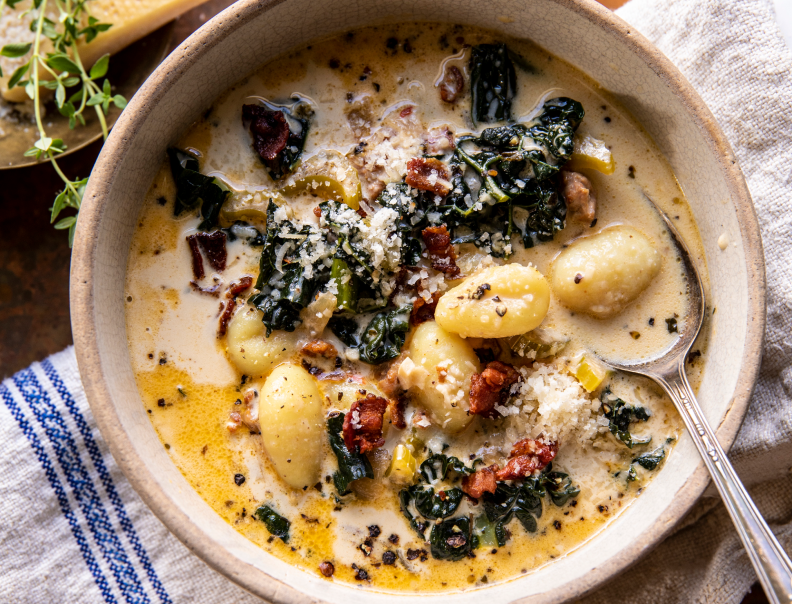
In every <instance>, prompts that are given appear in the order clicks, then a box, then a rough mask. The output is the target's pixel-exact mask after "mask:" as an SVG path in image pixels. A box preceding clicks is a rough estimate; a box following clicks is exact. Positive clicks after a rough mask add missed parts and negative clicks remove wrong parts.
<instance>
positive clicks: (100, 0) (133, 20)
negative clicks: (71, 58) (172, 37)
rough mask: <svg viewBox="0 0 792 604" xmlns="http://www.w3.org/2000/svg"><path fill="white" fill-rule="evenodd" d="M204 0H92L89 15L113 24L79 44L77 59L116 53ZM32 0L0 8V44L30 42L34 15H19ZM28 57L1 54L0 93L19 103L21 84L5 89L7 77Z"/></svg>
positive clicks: (54, 16)
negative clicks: (0, 12)
mask: <svg viewBox="0 0 792 604" xmlns="http://www.w3.org/2000/svg"><path fill="white" fill-rule="evenodd" d="M204 1H205V0H91V2H88V3H87V6H88V10H90V11H91V15H92V16H94V17H96V18H97V19H99V21H100V22H101V23H112V24H113V27H111V28H110V29H109V30H108V31H106V32H102V33H100V34H99V35H98V36H96V38H94V39H93V40H92V41H91V43H90V44H85V43H84V42H83V43H81V44H80V46H79V52H80V58H81V59H82V61H83V64H84V65H85V66H86V68H90V66H91V65H93V64H94V62H95V61H96V60H97V59H98V58H99V57H101V56H103V55H105V54H111V55H112V54H114V53H117V52H118V51H119V50H121V49H123V48H125V47H126V46H128V45H130V44H131V43H132V42H135V41H136V40H139V39H140V38H142V37H144V36H147V35H148V34H150V33H151V32H153V31H154V30H156V29H158V28H160V27H161V26H163V25H164V24H165V23H167V22H168V21H170V20H172V19H175V18H176V17H178V16H179V15H180V14H182V13H184V12H186V11H188V10H190V9H191V8H193V7H195V6H197V5H199V4H201V3H202V2H204ZM31 3H32V0H23V1H22V2H20V3H19V4H17V5H16V7H15V8H14V9H13V10H12V9H9V8H8V7H5V8H4V9H3V12H2V14H0V47H2V46H4V45H5V44H10V43H22V44H25V43H28V42H32V41H33V38H34V34H33V32H31V31H30V23H31V22H32V21H33V18H34V17H33V15H26V16H24V17H22V18H21V19H20V15H21V14H22V13H23V12H24V11H26V10H27V9H29V8H30V5H31ZM48 4H49V6H48V10H47V12H48V13H50V12H51V13H52V14H51V15H48V16H49V17H50V18H51V19H52V20H53V21H57V14H58V13H57V8H56V6H55V2H52V1H50V2H49V3H48ZM51 48H52V47H51V46H50V45H49V41H47V45H45V46H44V49H45V50H51ZM27 60H28V57H20V58H17V59H11V58H8V57H0V68H2V70H3V77H2V78H0V93H2V95H3V97H4V98H5V99H6V100H8V101H12V102H21V101H24V100H26V99H27V95H26V94H25V91H24V89H23V88H21V87H15V88H14V89H13V90H8V80H9V79H10V78H11V74H12V73H13V72H14V70H15V69H16V68H17V67H19V66H20V65H23V64H24V63H25V62H26V61H27Z"/></svg>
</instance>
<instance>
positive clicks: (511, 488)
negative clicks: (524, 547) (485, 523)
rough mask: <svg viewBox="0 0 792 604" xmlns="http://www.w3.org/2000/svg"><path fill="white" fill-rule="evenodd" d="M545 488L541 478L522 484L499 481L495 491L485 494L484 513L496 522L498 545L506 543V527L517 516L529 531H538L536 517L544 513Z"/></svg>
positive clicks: (491, 520) (488, 518)
mask: <svg viewBox="0 0 792 604" xmlns="http://www.w3.org/2000/svg"><path fill="white" fill-rule="evenodd" d="M544 495H545V489H544V487H543V486H542V483H541V481H540V480H536V479H528V480H526V481H525V482H523V483H522V484H512V485H510V484H508V483H506V482H505V481H500V482H498V486H497V488H496V490H495V492H494V493H485V494H484V513H485V514H486V515H487V520H489V521H490V522H494V523H495V535H496V537H497V539H498V545H500V546H503V545H505V544H506V530H505V527H506V525H507V524H509V522H511V520H512V518H514V517H515V516H516V517H517V520H519V521H520V524H522V525H523V527H524V528H525V530H526V531H528V532H529V533H534V532H536V529H537V524H536V519H537V518H539V517H541V515H542V497H543V496H544Z"/></svg>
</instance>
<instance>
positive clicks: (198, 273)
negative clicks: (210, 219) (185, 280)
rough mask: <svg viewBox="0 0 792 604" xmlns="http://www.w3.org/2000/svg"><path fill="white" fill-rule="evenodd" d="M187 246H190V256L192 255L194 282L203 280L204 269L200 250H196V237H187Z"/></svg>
mask: <svg viewBox="0 0 792 604" xmlns="http://www.w3.org/2000/svg"><path fill="white" fill-rule="evenodd" d="M187 245H189V246H190V254H192V269H193V277H195V280H196V281H199V280H201V279H203V278H204V268H203V258H202V257H201V250H200V249H198V235H190V236H189V237H187Z"/></svg>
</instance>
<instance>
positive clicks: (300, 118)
mask: <svg viewBox="0 0 792 604" xmlns="http://www.w3.org/2000/svg"><path fill="white" fill-rule="evenodd" d="M293 100H294V103H293V104H292V105H289V106H286V105H275V104H274V103H270V102H268V101H264V100H261V103H262V104H261V105H243V106H242V119H243V120H244V121H245V122H250V134H251V135H252V137H253V148H254V149H255V151H256V153H257V154H258V156H259V158H260V159H261V161H262V162H263V163H264V165H265V166H267V170H268V171H269V174H270V176H271V177H272V178H273V180H278V179H280V178H283V177H284V176H285V175H286V174H288V173H289V172H291V171H292V170H293V169H294V167H295V166H296V164H297V161H298V160H299V159H300V155H301V154H302V151H303V148H304V147H305V140H306V139H307V138H308V130H309V129H310V124H311V118H312V117H313V110H312V109H311V107H310V105H309V104H308V103H307V102H305V101H304V100H302V99H299V98H297V99H293Z"/></svg>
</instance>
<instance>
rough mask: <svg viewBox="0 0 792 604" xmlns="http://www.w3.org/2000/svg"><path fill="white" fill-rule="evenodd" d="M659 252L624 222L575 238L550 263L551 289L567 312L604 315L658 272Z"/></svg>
mask: <svg viewBox="0 0 792 604" xmlns="http://www.w3.org/2000/svg"><path fill="white" fill-rule="evenodd" d="M661 260H662V259H661V256H660V253H659V252H658V251H657V250H656V249H654V248H653V247H652V244H651V243H650V242H649V240H648V239H647V238H646V237H645V236H644V235H643V234H641V233H640V232H638V231H637V230H635V229H634V228H632V227H628V226H616V227H610V228H607V229H604V230H603V231H601V232H600V233H597V234H596V235H593V236H591V237H586V238H584V239H578V240H577V241H576V242H574V243H573V244H572V245H571V246H569V247H568V248H567V249H565V250H564V251H562V252H561V253H560V254H559V255H558V256H557V257H556V259H555V261H554V262H553V268H552V275H551V277H550V279H551V284H552V288H553V293H554V294H555V296H556V297H557V298H558V301H559V302H561V304H563V305H564V306H566V307H567V308H568V309H569V310H573V311H577V312H583V313H586V314H589V315H592V316H594V317H597V318H600V319H604V318H608V317H612V316H614V315H616V314H618V313H620V312H621V311H622V310H624V309H625V308H626V307H627V305H629V304H630V303H631V302H632V301H633V300H635V299H636V298H638V296H640V295H641V293H642V292H643V291H644V290H645V289H646V288H647V287H649V284H650V283H651V282H652V280H653V279H654V278H655V277H656V276H657V274H658V273H659V272H660V266H661Z"/></svg>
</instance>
